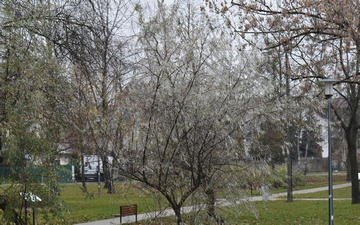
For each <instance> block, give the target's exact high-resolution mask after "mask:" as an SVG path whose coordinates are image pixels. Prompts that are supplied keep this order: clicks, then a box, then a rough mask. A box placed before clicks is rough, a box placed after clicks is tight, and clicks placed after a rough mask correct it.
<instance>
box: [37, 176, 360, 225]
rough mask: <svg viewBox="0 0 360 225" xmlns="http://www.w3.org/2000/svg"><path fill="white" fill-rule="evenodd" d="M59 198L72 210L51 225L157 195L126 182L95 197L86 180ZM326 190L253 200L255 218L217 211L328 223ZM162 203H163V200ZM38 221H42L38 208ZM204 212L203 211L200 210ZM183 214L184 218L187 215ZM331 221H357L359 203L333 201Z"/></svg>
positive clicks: (234, 218) (141, 205)
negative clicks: (289, 198) (291, 198)
mask: <svg viewBox="0 0 360 225" xmlns="http://www.w3.org/2000/svg"><path fill="white" fill-rule="evenodd" d="M308 178H309V179H307V183H306V185H305V186H300V187H295V188H294V190H301V189H307V188H315V187H322V186H327V176H324V175H322V176H319V177H317V176H314V177H308ZM344 181H345V177H344V175H337V176H336V177H335V176H334V184H337V183H343V182H344ZM63 187H64V188H63V191H62V194H61V196H60V197H61V199H62V200H64V201H65V203H66V204H67V205H68V206H69V208H70V209H71V213H70V214H65V221H66V222H65V223H60V221H59V220H55V219H54V220H53V222H54V224H74V223H81V222H88V221H95V220H102V219H109V218H112V214H117V213H119V207H120V205H127V204H134V203H135V204H138V211H139V213H144V212H150V211H155V210H159V208H155V205H158V204H155V202H158V201H159V200H158V199H161V197H158V196H157V195H156V194H155V193H150V192H144V191H141V190H140V189H139V188H136V187H134V186H133V185H130V184H129V183H124V182H123V183H119V184H117V185H116V194H113V195H109V194H107V193H106V189H101V197H98V189H97V183H88V184H87V187H88V193H84V192H83V191H82V190H81V184H80V183H77V184H64V185H63ZM278 192H286V189H284V188H283V189H276V190H272V193H278ZM327 197H328V194H327V191H322V192H316V193H311V194H301V195H300V194H299V195H297V194H295V195H294V201H293V202H291V203H288V202H286V197H285V198H283V199H280V200H276V201H269V202H254V203H253V204H254V206H255V208H256V210H257V211H258V215H259V216H258V218H256V217H255V216H254V215H253V214H252V213H250V212H249V210H246V208H244V207H240V206H239V207H235V208H230V207H222V208H220V209H219V213H221V215H223V216H224V219H225V221H226V222H227V224H274V225H278V224H327V223H328V221H327V220H328V219H327V218H328V217H327V213H328V202H327ZM350 197H351V188H350V187H348V188H342V189H334V198H335V199H336V198H350ZM302 198H324V199H325V200H318V201H304V200H300V199H302ZM161 205H162V206H164V205H166V203H165V202H164V201H163V202H162V203H161ZM38 213H39V215H38V216H37V224H38V225H41V224H44V223H43V222H41V220H40V218H41V214H40V210H39V212H38ZM201 213H204V212H200V214H201ZM190 216H191V214H190V215H184V218H190ZM334 218H335V219H334V221H335V223H336V224H360V205H352V204H351V200H350V199H349V200H334ZM187 222H188V221H187ZM138 224H174V217H169V218H162V219H161V220H160V221H156V222H151V221H141V222H139V223H138Z"/></svg>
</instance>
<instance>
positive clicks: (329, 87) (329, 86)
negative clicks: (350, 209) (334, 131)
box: [321, 78, 337, 225]
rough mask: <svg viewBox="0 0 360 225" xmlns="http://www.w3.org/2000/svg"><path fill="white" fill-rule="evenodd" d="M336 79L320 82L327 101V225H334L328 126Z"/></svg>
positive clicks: (329, 132) (329, 128)
mask: <svg viewBox="0 0 360 225" xmlns="http://www.w3.org/2000/svg"><path fill="white" fill-rule="evenodd" d="M336 81H337V80H336V79H332V78H328V79H323V80H321V82H324V83H325V98H326V99H327V100H328V170H329V177H328V179H329V225H333V224H334V211H333V186H332V185H333V184H332V152H331V126H330V121H331V117H330V113H331V101H330V99H331V97H332V95H333V83H334V82H336Z"/></svg>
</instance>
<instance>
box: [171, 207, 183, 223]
mask: <svg viewBox="0 0 360 225" xmlns="http://www.w3.org/2000/svg"><path fill="white" fill-rule="evenodd" d="M173 210H174V212H175V216H176V224H177V225H182V224H183V222H182V218H181V207H180V206H176V208H174V209H173Z"/></svg>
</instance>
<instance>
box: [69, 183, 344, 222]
mask: <svg viewBox="0 0 360 225" xmlns="http://www.w3.org/2000/svg"><path fill="white" fill-rule="evenodd" d="M350 186H351V183H345V184H338V185H334V186H333V189H338V188H344V187H350ZM326 190H328V186H326V187H319V188H312V189H306V190H299V191H293V194H306V193H314V192H319V191H326ZM281 196H287V193H286V192H284V193H278V194H272V195H270V196H268V200H279V199H278V197H281ZM263 198H264V197H263V196H255V197H251V198H249V201H262V200H263ZM296 200H300V199H296ZM301 200H316V201H317V200H328V199H327V198H326V199H325V198H321V199H320V198H319V199H315V198H312V199H301ZM334 200H337V199H334ZM349 200H351V199H349ZM220 204H222V205H224V206H225V205H228V204H227V203H226V202H223V203H220ZM194 207H195V208H197V209H199V208H201V207H202V206H188V207H183V208H182V211H183V212H184V213H187V212H191V211H192V210H194ZM170 215H174V212H173V210H172V209H168V210H164V211H161V212H151V213H144V214H139V215H137V220H138V221H139V220H147V219H150V218H155V217H164V216H170ZM122 222H123V223H133V222H135V216H126V217H124V218H122ZM119 224H120V218H119V217H117V218H113V219H107V220H99V221H94V222H88V223H78V224H74V225H119Z"/></svg>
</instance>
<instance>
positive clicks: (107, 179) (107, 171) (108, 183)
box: [103, 156, 115, 194]
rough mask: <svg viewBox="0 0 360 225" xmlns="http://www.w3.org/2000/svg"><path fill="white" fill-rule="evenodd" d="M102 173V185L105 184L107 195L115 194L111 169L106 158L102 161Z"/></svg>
mask: <svg viewBox="0 0 360 225" xmlns="http://www.w3.org/2000/svg"><path fill="white" fill-rule="evenodd" d="M103 171H104V183H105V184H104V188H107V189H108V191H107V193H108V194H115V188H114V183H113V176H112V168H111V165H110V164H109V160H108V159H107V157H106V156H105V157H104V159H103Z"/></svg>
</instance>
